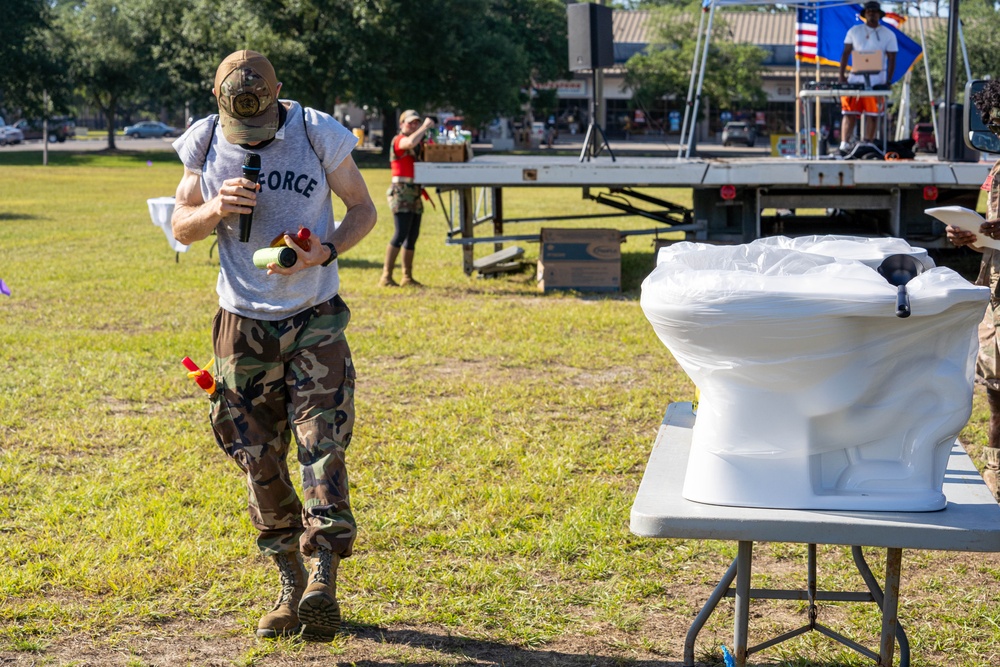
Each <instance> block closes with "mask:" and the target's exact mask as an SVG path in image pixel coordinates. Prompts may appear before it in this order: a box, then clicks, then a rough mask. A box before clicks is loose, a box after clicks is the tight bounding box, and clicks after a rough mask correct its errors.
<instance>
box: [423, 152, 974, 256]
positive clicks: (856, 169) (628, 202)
mask: <svg viewBox="0 0 1000 667" xmlns="http://www.w3.org/2000/svg"><path fill="white" fill-rule="evenodd" d="M989 168H990V165H989V164H988V163H986V162H942V161H939V160H937V159H933V158H924V159H916V160H892V161H886V160H841V159H803V158H777V157H775V158H771V157H760V158H756V157H754V158H739V157H734V158H673V157H662V158H660V157H618V158H617V159H614V160H613V159H612V158H611V157H610V156H599V157H596V158H593V159H588V160H586V161H584V160H581V159H578V158H575V157H571V156H537V155H482V156H477V157H474V158H473V159H472V160H471V161H469V162H448V163H444V162H442V163H437V162H421V163H418V164H417V165H416V173H415V179H414V180H415V181H416V182H417V183H420V184H421V185H423V186H424V187H425V188H428V189H434V190H435V191H436V194H437V197H438V198H439V199H440V200H441V203H442V209H443V210H444V212H445V216H446V219H447V221H448V226H449V232H448V241H447V242H448V243H450V244H455V245H461V246H462V248H463V262H462V265H463V269H464V271H465V272H466V273H467V274H471V273H472V272H473V270H474V266H473V263H474V261H475V257H474V247H475V246H476V245H478V244H486V243H492V244H493V245H494V250H495V251H500V250H502V249H503V245H504V244H505V243H510V242H516V241H528V242H531V241H536V242H537V241H538V235H537V234H536V235H516V234H514V235H511V234H506V233H505V229H504V223H505V222H506V223H513V222H529V221H530V222H558V221H559V220H566V219H575V220H579V219H583V218H608V217H615V216H642V217H644V218H647V219H650V220H652V221H654V222H655V223H656V224H657V225H658V226H657V227H656V228H654V229H652V230H644V231H634V230H633V231H624V232H623V235H629V234H641V233H654V232H655V233H665V232H683V233H684V237H685V239H686V240H689V241H703V242H709V243H734V244H736V243H748V242H750V241H753V240H754V239H757V238H761V237H765V236H775V235H781V234H783V235H786V236H801V235H805V234H853V235H859V236H895V237H899V238H903V239H906V240H907V241H909V242H910V243H911V244H913V245H916V246H919V247H924V248H927V249H933V248H944V247H946V238H945V235H944V226H943V225H942V224H941V223H940V222H938V221H937V220H935V219H934V218H932V217H930V216H928V215H926V214H925V213H924V211H925V210H926V209H928V208H933V207H935V206H947V205H961V206H966V207H968V208H975V207H976V205H977V203H978V200H979V192H980V188H981V187H982V184H983V181H984V180H985V179H986V176H987V174H988V172H989ZM512 187H526V188H539V187H546V188H552V187H561V188H562V187H564V188H581V189H582V191H583V196H584V198H587V199H591V200H593V201H595V202H596V203H598V204H602V205H604V206H606V207H610V208H612V209H614V210H615V212H614V213H607V212H605V213H595V214H592V215H584V216H579V215H574V216H557V217H547V218H544V219H543V218H519V219H516V220H515V219H505V217H504V213H503V191H504V189H505V188H512ZM649 188H691V189H692V191H693V198H692V199H693V207H692V208H690V209H688V208H686V207H682V206H678V205H676V204H673V203H671V202H669V201H665V200H663V199H661V198H659V197H657V196H654V195H651V194H648V193H647V192H644V189H649ZM446 197H447V201H446V200H445V198H446ZM636 201H638V202H642V205H639V204H637V203H635V202H636ZM803 211H812V212H813V214H811V215H809V214H803ZM816 211H820V212H822V213H821V214H816V213H815V212H816ZM484 224H491V225H492V235H489V236H483V235H480V236H477V235H476V228H477V227H480V226H481V225H484ZM602 226H608V225H606V224H605V225H602Z"/></svg>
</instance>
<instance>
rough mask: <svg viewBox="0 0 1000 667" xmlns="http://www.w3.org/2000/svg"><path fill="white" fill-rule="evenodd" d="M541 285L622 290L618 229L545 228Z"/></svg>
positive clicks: (547, 288) (544, 288)
mask: <svg viewBox="0 0 1000 667" xmlns="http://www.w3.org/2000/svg"><path fill="white" fill-rule="evenodd" d="M537 279H538V288H539V289H540V290H542V291H543V292H550V291H552V290H569V289H573V290H579V291H581V292H619V291H621V282H622V254H621V239H620V235H619V233H618V230H617V229H554V228H542V230H541V248H540V249H539V254H538V274H537Z"/></svg>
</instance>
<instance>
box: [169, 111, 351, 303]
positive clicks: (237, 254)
mask: <svg viewBox="0 0 1000 667" xmlns="http://www.w3.org/2000/svg"><path fill="white" fill-rule="evenodd" d="M282 102H286V100H282ZM303 113H304V114H305V115H304V118H305V122H306V123H308V124H309V136H308V137H307V136H306V130H305V125H304V124H303ZM217 118H218V116H216V115H214V114H213V115H211V116H209V117H207V118H205V119H202V120H200V121H198V122H196V123H194V124H193V125H192V126H191V127H190V128H188V130H187V132H185V133H184V134H183V135H181V137H180V138H179V139H177V140H176V141H175V142H174V143H173V147H174V150H175V151H177V155H178V156H180V158H181V162H183V163H184V166H185V167H187V168H188V169H190V170H192V171H197V172H200V173H201V193H202V196H203V197H204V198H205V201H208V200H209V199H211V198H212V197H214V196H215V195H216V194H218V192H219V188H220V187H221V186H222V182H223V181H224V180H225V179H227V178H236V177H238V176H240V175H241V174H242V170H243V157H244V156H245V155H246V150H244V149H243V148H241V147H240V146H237V145H235V144H231V143H229V142H228V141H227V140H226V138H225V136H223V134H222V131H221V129H220V128H218V127H215V130H214V132H213V129H212V128H213V126H214V125H215V122H216V119H217ZM310 141H311V142H312V144H311V145H310ZM356 144H357V137H355V136H354V135H353V134H352V133H351V131H350V130H348V129H347V128H345V127H344V126H343V125H341V124H340V123H338V122H337V121H336V120H335V119H334V118H332V117H331V116H329V115H328V114H325V113H323V112H321V111H316V110H314V109H306V110H303V108H302V106H301V105H299V103H298V102H291V103H290V108H289V109H288V115H287V117H286V118H285V124H284V125H283V126H282V127H281V128H279V130H278V133H277V135H276V136H275V139H274V141H273V142H271V143H270V144H268V145H267V146H265V147H263V148H261V149H253V150H254V152H257V153H259V154H260V159H261V170H260V178H259V182H260V184H261V186H262V189H261V191H260V192H258V193H257V206H256V207H255V208H254V214H253V225H252V226H251V228H250V241H249V242H248V243H241V242H240V240H239V226H240V225H239V215H237V214H233V215H229V216H226V217H225V218H223V219H222V221H221V222H220V223H219V225H218V226H217V227H216V228H215V230H216V234H217V235H218V240H219V280H218V283H217V285H216V291H217V292H218V293H219V305H220V306H221V307H222V308H224V309H226V310H228V311H229V312H231V313H235V314H237V315H240V316H241V317H249V318H252V319H258V320H282V319H285V318H288V317H291V316H292V315H295V314H296V313H299V312H301V311H303V310H305V309H307V308H311V307H312V306H315V305H317V304H319V303H323V302H325V301H329V300H330V299H332V298H333V297H334V296H336V294H337V291H338V290H339V289H340V276H339V275H338V272H337V263H336V262H333V263H332V264H330V266H325V267H323V266H316V267H312V268H309V269H306V270H304V271H300V272H298V273H296V274H294V275H291V276H283V275H272V276H269V275H267V271H266V270H262V269H258V268H257V267H256V266H254V264H253V253H254V251H255V250H258V249H260V248H266V247H267V246H268V245H270V243H271V240H272V239H274V237H276V236H277V235H278V234H281V233H282V232H284V233H291V234H292V235H294V234H295V232H297V231H298V229H299V226H300V225H301V226H303V227H308V228H309V231H310V232H312V234H313V242H315V243H322V242H324V241H328V240H329V239H330V236H331V235H332V234H333V231H334V228H335V225H336V223H335V222H334V217H333V203H332V198H331V196H330V187H329V185H328V184H327V181H326V174H327V173H329V172H331V171H333V170H334V169H336V168H337V166H338V165H340V163H341V162H343V161H344V160H345V159H346V158H347V156H349V155H350V154H351V151H353V150H354V147H355V145H356Z"/></svg>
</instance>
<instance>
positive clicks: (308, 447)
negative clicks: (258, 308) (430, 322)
mask: <svg viewBox="0 0 1000 667" xmlns="http://www.w3.org/2000/svg"><path fill="white" fill-rule="evenodd" d="M350 319H351V311H350V309H348V307H347V304H345V303H344V301H343V300H342V299H341V298H340V297H339V296H337V297H334V298H333V299H332V300H330V301H329V302H327V303H323V304H320V305H318V306H315V307H313V308H309V309H307V310H305V311H303V312H301V313H299V314H297V315H295V316H293V317H290V318H288V319H285V320H278V321H264V320H254V319H249V318H245V317H240V316H238V315H234V314H233V313H230V312H228V311H225V310H222V309H220V310H219V312H218V314H217V315H216V316H215V322H214V324H213V340H214V341H215V363H216V367H215V368H216V383H217V386H218V388H219V390H218V391H217V392H216V393H215V395H214V396H213V397H212V409H211V421H212V429H213V431H214V432H215V438H216V441H217V442H218V443H219V446H220V447H222V449H223V450H224V451H225V452H226V454H227V455H229V456H230V457H231V458H232V459H233V460H234V461H235V462H236V464H237V465H238V466H239V467H240V469H241V470H242V471H243V472H244V473H245V475H246V483H247V489H248V491H249V503H248V505H249V511H250V520H251V522H253V525H254V527H255V528H256V529H257V530H258V531H259V535H258V537H257V546H258V547H259V548H260V550H261V552H262V553H263V554H265V555H274V554H276V553H281V552H290V551H295V550H296V549H301V551H302V553H303V554H305V555H306V556H310V555H312V554H313V553H314V552H315V551H316V549H317V548H319V547H324V548H328V549H330V550H331V551H333V552H334V553H337V554H340V555H341V556H342V557H346V556H350V555H351V548H352V545H353V543H354V538H355V535H356V534H357V527H356V525H355V522H354V515H353V514H352V513H351V506H350V499H349V497H348V489H347V466H346V463H345V452H346V450H347V447H348V445H350V443H351V432H352V430H353V428H354V382H355V373H354V367H353V365H352V363H351V351H350V349H349V348H348V345H347V339H346V338H345V336H344V329H346V328H347V324H348V322H349V321H350ZM293 434H294V435H295V441H296V443H297V446H298V450H297V452H298V460H299V464H300V466H301V469H302V494H303V501H301V502H300V500H299V498H298V496H297V495H296V492H295V488H294V486H293V485H292V481H291V478H290V476H289V472H288V463H287V457H288V449H289V445H290V443H291V436H292V435H293Z"/></svg>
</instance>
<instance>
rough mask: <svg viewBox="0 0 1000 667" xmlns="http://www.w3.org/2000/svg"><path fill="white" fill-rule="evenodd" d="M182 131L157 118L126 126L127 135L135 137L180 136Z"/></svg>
mask: <svg viewBox="0 0 1000 667" xmlns="http://www.w3.org/2000/svg"><path fill="white" fill-rule="evenodd" d="M180 135H181V131H180V130H178V129H177V128H176V127H170V126H169V125H167V124H165V123H161V122H159V121H155V120H144V121H142V122H140V123H136V124H135V125H129V126H128V127H126V128H125V136H126V137H132V138H133V139H149V138H162V137H179V136H180Z"/></svg>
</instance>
